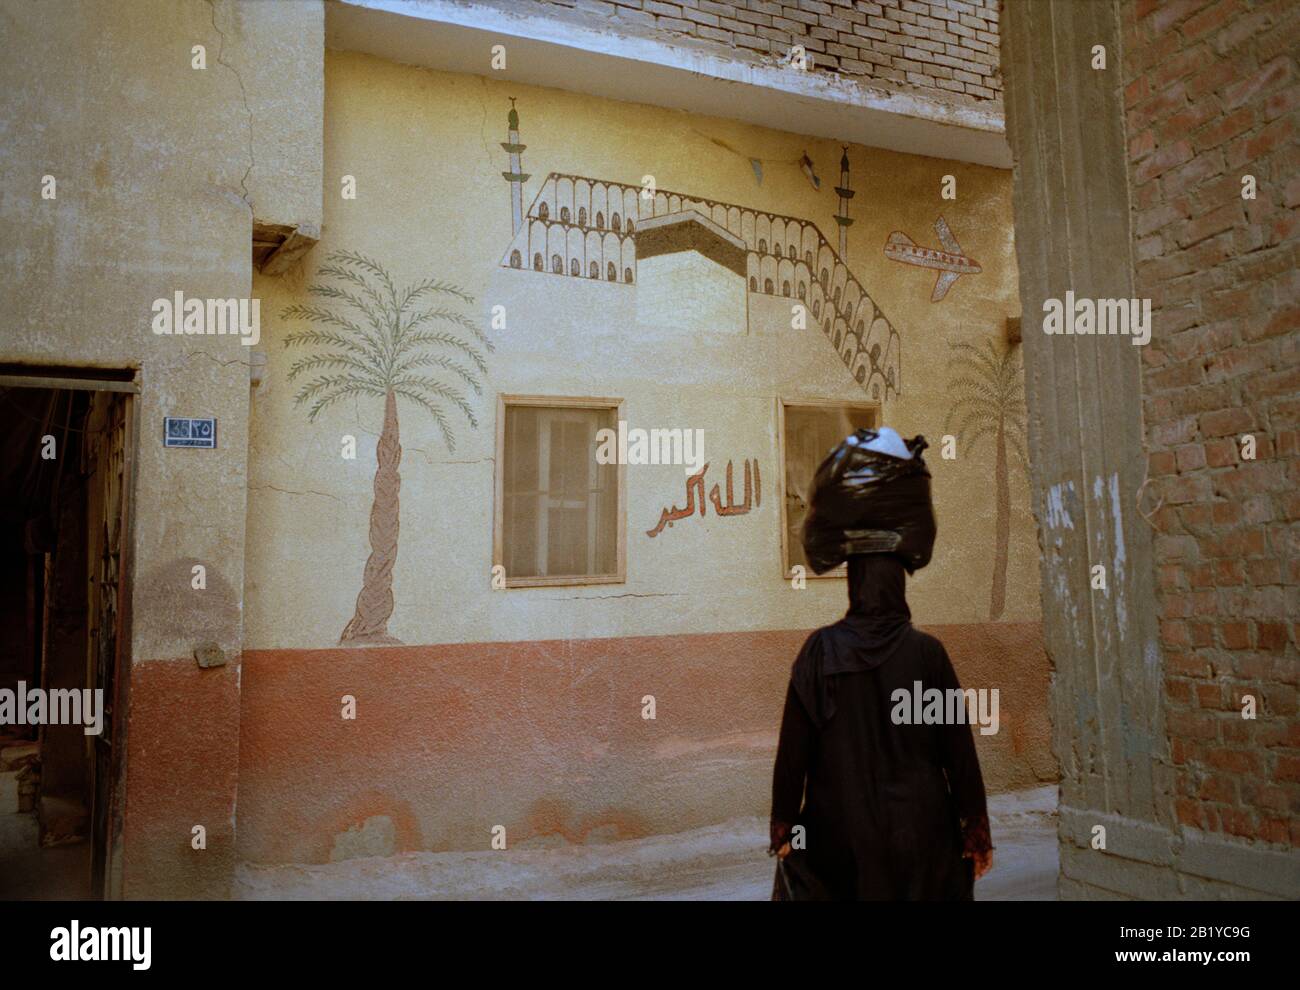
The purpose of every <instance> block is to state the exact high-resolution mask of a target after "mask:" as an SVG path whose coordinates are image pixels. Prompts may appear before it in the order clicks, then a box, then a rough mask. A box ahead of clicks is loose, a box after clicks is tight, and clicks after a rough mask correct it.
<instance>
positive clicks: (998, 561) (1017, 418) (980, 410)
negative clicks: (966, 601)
mask: <svg viewBox="0 0 1300 990" xmlns="http://www.w3.org/2000/svg"><path fill="white" fill-rule="evenodd" d="M949 349H950V356H949V360H948V394H949V395H951V396H952V397H953V404H952V406H951V407H950V408H949V410H948V414H947V417H946V418H945V419H944V431H945V432H951V433H954V434H955V435H956V436H957V438H958V449H959V451H960V452H961V453H960V456H962V457H971V456H975V455H977V454H979V453H981V452H982V451H983V450H984V444H983V441H984V440H986V439H987V440H989V442H990V445H991V447H992V451H993V487H994V499H993V504H994V521H993V555H994V556H993V586H992V589H991V590H990V592H989V619H990V620H995V619H999V618H1001V616H1002V612H1003V610H1004V609H1005V607H1006V600H1007V554H1008V549H1009V543H1010V539H1011V482H1010V464H1011V461H1012V460H1013V459H1014V461H1015V462H1016V464H1017V465H1018V466H1019V467H1020V469H1021V471H1022V472H1024V473H1025V474H1026V475H1027V474H1028V471H1029V457H1028V453H1027V449H1026V426H1025V419H1026V416H1025V404H1024V403H1025V398H1024V396H1025V387H1024V368H1023V366H1022V364H1021V360H1020V352H1019V349H1018V348H1013V347H1010V346H1008V345H1006V344H998V343H995V342H994V341H992V340H986V341H984V342H983V345H982V346H977V345H975V344H969V343H965V342H958V343H953V344H950V345H949Z"/></svg>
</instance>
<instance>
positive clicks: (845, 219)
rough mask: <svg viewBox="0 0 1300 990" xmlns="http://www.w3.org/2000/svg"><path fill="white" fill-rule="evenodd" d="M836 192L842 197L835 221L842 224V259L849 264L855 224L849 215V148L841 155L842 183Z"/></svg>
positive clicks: (850, 192) (850, 196) (851, 195)
mask: <svg viewBox="0 0 1300 990" xmlns="http://www.w3.org/2000/svg"><path fill="white" fill-rule="evenodd" d="M835 192H836V193H837V194H839V197H840V212H839V213H837V214H835V222H836V223H837V224H839V225H840V261H843V262H844V263H845V264H848V260H849V227H851V226H852V225H853V219H852V218H851V217H850V216H849V200H851V199H852V198H853V190H852V189H850V188H849V149H848V148H845V149H844V154H842V155H841V156H840V184H839V185H838V186H836V187H835Z"/></svg>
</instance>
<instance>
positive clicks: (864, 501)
mask: <svg viewBox="0 0 1300 990" xmlns="http://www.w3.org/2000/svg"><path fill="white" fill-rule="evenodd" d="M877 436H878V434H877V432H876V431H875V430H869V429H862V430H858V431H857V432H856V433H854V434H853V435H852V436H850V437H847V438H845V440H844V441H843V442H842V443H841V444H840V445H839V446H838V447H836V448H835V449H834V450H832V451H831V452H830V455H829V456H828V457H827V458H826V460H824V461H822V463H821V466H820V467H819V468H817V473H816V474H815V475H814V476H813V484H812V498H811V499H810V501H809V506H808V515H807V517H806V518H805V519H804V524H803V550H804V555H805V556H806V557H807V558H808V564H809V566H811V567H812V569H813V573H815V574H824V573H826V572H827V571H829V570H830V569H831V568H833V567H836V566H838V565H839V564H842V563H844V561H846V560H847V559H848V558H849V557H851V556H853V555H854V554H860V553H892V554H896V555H897V556H899V557H901V558H902V560H903V564H904V566H906V568H907V570H908V573H911V572H912V571H915V570H919V569H920V568H922V567H924V566H925V565H926V564H928V563H929V562H930V554H931V552H932V551H933V550H934V536H935V522H934V504H933V503H932V502H931V501H930V471H929V469H927V468H926V466H925V461H924V460H923V459H922V457H921V451H923V450H925V448H926V447H928V446H929V444H927V443H926V442H925V437H923V436H919V435H918V436H916V437H913V438H912V439H911V440H905V441H904V443H905V444H906V445H907V449H908V450H909V451H910V452H911V454H912V456H911V457H910V458H906V459H905V458H901V457H891V456H890V455H889V454H882V453H880V452H879V451H875V450H868V449H867V448H866V446H865V445H866V444H868V443H871V442H872V441H873V440H875V439H876V437H877Z"/></svg>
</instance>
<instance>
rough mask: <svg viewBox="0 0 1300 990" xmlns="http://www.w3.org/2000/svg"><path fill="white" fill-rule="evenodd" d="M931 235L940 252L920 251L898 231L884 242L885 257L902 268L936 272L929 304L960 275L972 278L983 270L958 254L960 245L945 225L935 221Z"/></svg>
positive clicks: (945, 223) (938, 297)
mask: <svg viewBox="0 0 1300 990" xmlns="http://www.w3.org/2000/svg"><path fill="white" fill-rule="evenodd" d="M934 232H935V233H936V234H938V235H939V243H940V244H942V245H943V250H942V251H937V250H935V249H934V248H927V247H921V246H920V245H919V244H917V243H916V242H915V241H913V240H912V238H910V237H908V236H907V235H906V234H904V233H903V232H902V231H901V230H896V231H894V232H893V233H892V234H890V235H889V240H887V241H885V257H886V258H889V259H890V260H891V261H898V262H901V263H902V264H904V265H918V266H920V267H921V268H938V269H939V270H940V271H939V278H938V280H937V281H935V283H934V292H933V293H932V294H931V296H930V302H938V301H939V300H940V299H942V298H943V297H944V296H946V295H947V294H948V290H949V289H950V288H952V284H953V283H954V282H956V281H957V279H959V278H961V277H962V276H963V275H975V274H978V273H979V272H981V271H983V270H984V269H982V268H980V266H979V262H977V261H976V260H975V259H974V258H968V257H966V256H965V255H964V254H962V253H961V245H960V244H958V243H957V238H955V237H953V236H952V231H951V230H949V229H948V221H946V220H945V219H944V218H943V217H939V219H938V220H936V221H935V224H934Z"/></svg>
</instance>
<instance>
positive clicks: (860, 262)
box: [246, 52, 1039, 649]
mask: <svg viewBox="0 0 1300 990" xmlns="http://www.w3.org/2000/svg"><path fill="white" fill-rule="evenodd" d="M510 97H515V98H516V99H517V106H518V110H519V114H520V118H521V132H522V133H521V140H522V142H523V143H524V144H526V145H527V150H526V151H525V152H524V163H523V164H524V171H525V172H529V173H531V175H532V178H531V179H530V180H529V182H528V183H527V186H526V189H525V196H524V205H525V209H527V207H528V205H529V204H530V203H531V201H532V199H533V197H534V196H535V195H536V193H537V191H538V189H539V188H540V186H541V184H542V182H543V181H544V180H545V177H546V175H547V173H548V172H551V171H557V172H567V173H573V174H579V175H584V176H590V177H594V178H598V179H605V180H615V181H623V182H628V183H633V184H639V183H640V182H641V180H642V177H643V176H645V175H653V176H654V179H655V182H656V184H657V186H658V187H660V188H663V189H671V190H674V191H679V192H684V193H689V194H692V195H697V196H701V197H707V198H711V199H715V200H721V201H725V202H729V203H735V204H739V205H741V206H747V207H752V208H757V209H763V210H769V211H772V212H776V213H783V214H789V215H793V216H797V217H805V218H808V219H811V220H813V221H815V222H816V223H817V225H818V226H819V227H820V229H821V231H822V233H823V234H824V235H825V236H826V238H827V240H828V241H829V242H830V243H831V244H832V245H835V244H836V243H837V232H836V227H835V223H834V221H833V220H832V215H833V214H834V213H835V212H836V209H837V206H838V203H837V199H836V196H835V194H834V192H833V187H834V186H835V185H836V184H837V183H838V180H839V175H838V162H839V159H840V153H841V149H840V146H839V145H837V144H835V143H833V142H829V141H822V140H817V139H813V138H808V137H803V136H800V135H795V134H788V133H781V132H775V131H770V130H764V129H762V128H757V127H753V126H750V125H742V124H738V123H735V122H731V121H726V120H719V119H706V118H700V117H695V116H690V115H687V114H685V113H681V112H674V111H670V110H664V109H659V108H654V107H649V106H641V105H632V104H624V103H615V102H610V101H605V100H600V99H595V98H592V97H588V96H582V95H578V94H573V93H568V92H562V91H556V90H545V89H537V88H532V87H527V86H519V85H506V84H503V83H499V82H496V81H492V80H489V79H485V78H481V77H472V76H459V75H451V74H443V73H437V72H432V71H427V70H423V69H416V68H412V67H407V66H402V65H397V64H394V63H389V62H385V61H382V60H379V59H376V58H373V57H369V56H363V55H357V54H353V53H340V52H329V53H327V57H326V71H325V160H324V223H325V226H324V234H323V238H322V241H321V243H320V244H319V245H318V246H317V247H316V248H315V250H314V251H313V252H312V253H311V254H310V255H308V256H307V258H306V259H305V260H304V262H303V263H302V267H301V269H300V270H298V271H294V272H291V273H290V274H289V275H288V276H286V277H285V278H283V279H275V280H271V279H265V278H260V277H255V279H254V287H255V291H256V292H257V294H259V295H260V296H261V297H262V300H263V324H264V326H263V346H264V347H265V348H266V350H267V352H268V355H269V363H268V366H267V374H266V380H265V381H264V383H263V384H262V385H261V386H260V388H259V389H257V390H256V391H255V393H254V397H253V402H252V410H251V419H250V455H249V461H250V468H249V475H250V477H249V503H248V504H249V509H248V574H247V589H248V594H247V604H246V622H247V631H248V632H247V638H248V645H249V646H250V647H251V648H258V649H270V648H311V647H326V646H330V645H333V644H334V643H336V642H337V641H338V637H339V633H340V632H341V631H342V629H343V626H344V625H345V624H346V622H347V621H348V619H349V618H350V617H351V614H352V608H353V603H354V601H355V598H356V594H357V592H358V590H359V588H360V583H361V574H362V568H363V566H364V563H365V559H366V555H367V553H368V545H367V527H368V521H369V520H368V517H369V511H370V504H371V484H372V480H373V476H374V466H375V459H374V458H375V445H376V442H377V434H378V431H379V428H380V426H381V422H382V403H381V401H380V400H372V399H361V400H356V401H353V400H348V401H346V402H344V403H340V404H338V405H336V406H335V407H334V408H333V409H332V410H329V411H327V412H326V413H325V414H324V415H323V416H322V417H321V419H320V420H319V421H318V422H317V423H316V424H313V425H309V424H308V422H307V418H306V411H305V409H303V408H301V407H295V406H294V404H293V393H294V391H295V389H296V385H297V383H290V382H288V381H287V380H286V375H287V372H288V368H289V365H290V362H291V360H292V358H293V357H294V356H295V354H298V353H301V352H298V351H286V350H285V348H284V347H283V338H284V337H285V335H286V334H287V333H289V332H290V331H291V330H292V329H294V328H295V327H294V326H291V325H290V324H288V323H286V322H284V321H282V320H280V318H279V315H278V314H279V313H280V311H281V310H282V309H283V307H284V306H285V305H288V304H291V303H300V302H308V301H311V300H310V297H309V296H307V295H306V292H305V286H306V285H307V284H309V283H310V281H311V278H312V274H313V272H314V270H315V268H316V267H317V266H318V265H320V264H322V263H323V261H324V259H325V256H326V254H327V253H328V252H329V251H331V250H334V249H348V250H354V251H360V252H362V253H364V254H367V255H370V256H372V257H373V258H375V259H376V260H378V261H380V262H381V263H383V264H384V265H386V266H387V267H388V268H389V269H390V271H392V272H393V274H394V276H395V277H396V278H397V281H398V282H399V284H401V283H409V282H414V281H416V280H418V279H421V278H424V277H426V276H429V275H436V276H437V277H439V278H443V279H447V280H450V281H453V282H456V283H458V284H460V285H462V286H464V287H465V288H467V289H468V290H469V291H470V292H472V293H473V294H474V295H475V296H476V298H477V300H478V303H477V314H476V315H477V316H478V317H479V319H480V320H481V322H482V323H483V325H484V326H485V327H486V326H487V324H488V321H489V319H490V310H491V307H492V306H494V305H504V306H505V307H506V312H507V321H508V325H507V327H506V329H504V330H498V331H493V332H492V333H491V336H492V338H493V340H494V343H495V345H496V350H495V352H494V353H493V354H491V355H489V372H488V375H487V387H486V388H485V390H484V394H483V395H482V396H480V397H477V398H475V399H474V400H473V403H474V406H475V408H476V410H477V415H478V419H479V426H478V428H477V430H475V429H471V428H469V426H468V425H467V424H466V423H465V421H464V419H463V418H462V417H460V415H459V413H456V412H455V411H454V410H453V411H452V413H451V415H452V417H453V421H454V422H455V430H456V434H457V438H458V443H457V447H456V450H455V452H454V453H450V452H448V451H447V450H446V449H445V448H444V446H443V444H442V441H441V439H440V436H439V434H438V431H437V429H436V427H435V426H434V424H433V422H432V420H431V419H430V418H429V417H428V416H427V415H425V414H424V413H422V412H420V411H419V410H417V409H415V408H413V407H411V406H409V405H405V404H404V405H402V406H401V407H400V417H401V439H402V445H403V448H404V453H403V459H402V465H401V473H402V492H401V510H402V515H401V543H400V550H399V554H398V560H397V566H396V571H395V576H394V593H395V597H396V608H395V611H394V614H393V617H392V619H391V621H390V623H389V632H390V633H391V634H392V635H394V636H395V637H397V638H398V639H400V640H402V641H403V642H406V643H437V642H453V641H481V640H529V639H549V638H572V637H609V636H630V635H654V634H661V633H681V632H702V631H742V630H756V629H779V628H792V629H798V628H810V627H812V626H815V625H818V624H821V623H824V622H827V621H830V620H832V619H834V618H835V617H836V616H837V615H838V614H840V613H841V612H842V611H843V607H844V595H845V590H844V584H843V581H841V580H815V581H809V582H808V587H807V588H806V589H805V590H799V591H796V590H793V589H792V588H791V587H790V584H789V582H788V581H786V580H784V579H783V578H782V574H781V566H780V528H781V526H780V511H779V508H780V507H779V500H778V498H777V488H776V482H777V479H778V477H779V475H780V473H781V470H780V466H779V464H778V461H777V421H776V399H777V397H778V396H782V397H785V398H790V399H797V398H801V397H806V398H818V399H827V398H831V399H834V398H842V399H846V400H855V401H861V400H864V399H866V398H867V396H866V395H865V394H864V393H863V391H862V390H861V388H860V387H858V386H857V385H856V384H855V383H854V382H853V380H852V379H851V377H850V375H849V373H848V371H847V370H846V369H845V368H844V366H843V364H842V363H841V362H840V359H839V358H838V356H837V355H836V354H835V352H834V348H833V347H832V346H831V344H830V343H829V342H828V341H827V340H826V338H825V337H823V336H822V334H821V332H820V331H819V330H817V329H816V328H815V327H813V328H811V329H809V330H806V331H794V330H783V331H781V332H761V333H756V332H751V333H749V334H747V335H737V334H734V333H720V334H714V333H710V332H709V328H708V327H707V326H698V327H693V328H685V327H679V326H663V327H657V328H656V327H650V328H647V327H645V326H638V325H637V324H636V322H635V321H636V312H635V305H634V298H635V297H634V296H633V295H632V293H633V292H634V291H635V290H634V289H629V288H625V287H623V286H615V285H610V284H606V283H590V284H586V283H584V282H582V281H580V280H577V279H572V278H568V277H564V278H560V277H556V276H552V275H549V274H538V273H534V272H531V271H527V270H524V271H513V270H509V269H502V268H501V267H500V263H501V260H502V258H503V256H504V254H505V252H506V249H507V247H508V245H509V243H510V241H511V234H512V232H511V212H510V196H509V186H508V185H507V183H506V182H505V180H504V179H503V178H502V177H501V174H500V173H501V172H502V171H503V170H506V169H507V168H508V161H507V156H506V153H505V152H504V151H503V150H502V149H501V148H500V142H502V141H505V140H506V139H507V135H506V114H507V112H508V110H509V106H510V103H509V98H510ZM805 152H806V153H807V154H808V155H809V156H810V157H811V159H812V160H813V162H814V165H815V168H816V170H817V172H818V174H819V175H820V178H821V189H820V191H817V190H814V189H813V188H812V186H811V185H810V183H809V181H808V180H807V179H806V178H805V176H804V175H803V174H802V172H801V171H800V169H799V168H798V167H797V165H796V162H797V161H798V160H799V159H800V157H801V155H803V154H804V153H805ZM750 158H758V159H761V160H762V162H763V180H762V183H761V184H759V183H758V182H757V181H756V178H755V175H754V172H753V169H752V167H751V164H750V161H749V159H750ZM849 159H850V162H851V169H852V185H853V187H854V188H856V190H857V196H856V198H855V199H854V200H853V202H852V207H851V212H852V215H853V216H854V217H855V218H856V224H855V225H854V226H853V228H852V230H851V234H850V241H849V253H848V261H849V266H850V268H851V269H852V271H853V272H854V273H855V275H856V276H857V277H858V279H859V280H860V281H861V283H862V284H863V285H864V287H865V288H866V290H867V291H868V293H870V294H871V295H872V296H873V297H874V298H875V300H876V301H877V303H878V304H879V305H880V307H881V308H882V309H883V311H884V312H885V314H886V315H887V316H888V318H889V319H890V320H891V322H892V323H893V324H894V326H895V327H896V328H897V329H898V331H899V333H900V334H901V336H902V381H903V388H902V396H901V398H898V399H892V398H891V399H890V400H889V401H887V402H886V404H885V408H884V421H885V422H886V423H887V424H889V425H892V426H894V427H896V428H897V429H899V430H900V431H901V432H903V433H904V434H905V435H911V434H914V433H917V432H920V433H924V434H925V435H926V436H927V438H929V439H930V440H931V443H932V445H933V447H932V450H931V451H929V452H928V453H929V456H928V460H929V463H930V465H931V470H932V473H933V474H934V487H935V493H936V509H937V513H938V519H939V540H938V544H937V548H936V553H935V557H934V562H933V563H932V564H931V565H930V567H929V568H928V569H927V570H924V571H922V572H920V573H919V574H918V575H917V577H916V579H915V581H914V584H913V588H912V592H911V595H912V603H913V611H914V616H915V619H916V621H917V622H918V623H919V624H921V625H934V624H941V623H972V622H981V621H985V620H987V618H988V608H989V605H988V601H989V585H990V581H991V574H992V568H993V550H992V539H993V536H992V534H993V478H992V466H991V465H992V456H991V448H989V447H987V446H986V447H985V448H984V451H983V452H982V454H981V455H979V456H967V455H966V454H965V453H964V452H962V451H961V447H960V440H959V457H958V459H957V460H956V461H944V460H941V459H940V458H939V451H938V441H939V437H940V435H941V434H942V433H943V429H942V425H943V418H944V415H945V413H946V411H947V408H948V404H949V400H948V395H947V392H948V390H947V387H946V382H947V371H946V367H945V365H946V361H947V356H948V351H947V344H948V342H949V341H955V340H964V341H971V342H979V341H982V340H984V339H985V338H987V337H991V336H998V335H1000V334H1001V333H1002V328H1003V324H1004V321H1005V318H1006V317H1007V316H1008V315H1013V314H1015V313H1016V312H1017V310H1018V303H1017V302H1016V269H1015V257H1014V253H1013V243H1012V233H1011V202H1010V195H1011V177H1010V174H1009V173H1007V172H1003V171H999V170H996V169H990V168H984V167H979V166H970V165H965V164H961V163H957V162H951V161H941V160H936V159H928V158H920V157H915V156H908V155H902V154H897V153H892V152H886V151H880V150H876V149H869V148H864V147H857V146H854V147H850V148H849ZM947 174H951V175H953V176H955V177H956V180H957V194H958V198H957V199H956V201H955V202H951V201H943V200H941V199H940V186H941V180H942V177H943V176H944V175H947ZM344 175H353V176H355V178H356V183H357V198H356V199H355V200H344V199H343V198H342V197H341V195H340V189H341V185H340V184H341V179H342V177H343V176H344ZM941 213H942V214H943V215H944V216H945V217H946V218H947V220H948V222H949V224H950V226H951V228H952V230H953V233H954V234H955V236H956V237H957V238H958V240H959V241H960V242H961V246H962V248H963V250H964V252H965V253H966V254H967V255H969V256H971V257H973V258H975V259H976V260H977V261H978V262H979V263H980V264H981V265H982V266H983V272H982V273H981V274H978V275H967V276H964V277H963V278H962V279H961V280H960V281H959V282H958V283H957V284H956V285H955V286H954V287H953V288H952V289H951V290H950V291H949V293H948V297H947V298H946V299H945V300H944V301H942V302H939V303H931V302H930V294H931V290H932V287H933V284H934V279H935V274H934V272H932V271H930V270H926V269H921V268H917V267H912V266H905V265H902V264H899V263H896V262H894V261H891V260H888V259H886V258H885V257H884V255H883V253H882V247H883V245H884V243H885V240H886V238H887V236H888V235H889V233H890V232H891V231H893V230H902V231H905V232H906V233H907V234H909V235H910V236H911V237H912V238H913V239H914V240H915V241H916V242H917V243H918V244H921V245H924V246H935V247H937V246H938V238H937V235H936V234H935V232H934V229H933V225H934V223H935V220H936V218H937V217H938V216H939V215H940V214H941ZM810 322H812V321H810ZM498 393H548V394H557V395H599V396H618V397H621V398H623V399H624V400H625V403H626V405H625V414H626V417H627V419H628V420H629V423H630V425H631V426H633V427H636V426H642V427H646V428H649V427H655V426H657V427H682V428H701V429H703V430H704V431H705V451H706V456H707V458H708V460H710V462H711V463H712V464H713V465H715V466H714V467H711V468H710V473H709V477H708V482H709V484H712V482H714V481H716V480H718V479H719V478H720V477H721V474H720V470H721V468H722V467H723V466H724V465H725V462H726V460H727V459H728V458H730V459H732V460H733V461H734V463H735V465H736V469H737V472H739V470H740V465H741V461H742V460H743V459H744V458H753V457H757V458H758V459H759V461H760V463H761V466H762V471H763V483H764V486H765V490H764V498H763V503H762V506H761V508H759V509H757V510H756V511H754V512H752V513H751V514H749V515H748V516H742V517H737V518H728V519H719V518H717V517H716V516H715V515H714V514H713V513H712V512H710V514H709V515H708V517H707V518H706V519H699V518H695V519H691V520H685V521H682V522H680V523H678V524H677V525H676V526H675V527H674V529H672V530H669V531H666V532H664V533H662V534H660V535H659V536H658V537H656V538H654V539H650V538H648V537H646V535H645V531H646V530H648V529H650V528H652V527H653V526H654V524H655V523H656V521H657V520H658V518H659V514H660V512H661V511H662V509H663V508H664V507H665V506H667V505H671V504H678V505H681V504H682V500H683V498H684V484H683V482H684V471H683V469H682V468H680V467H674V466H631V467H629V470H628V515H627V529H628V551H627V559H628V574H627V582H626V584H625V585H602V586H594V587H561V588H530V589H511V590H508V591H493V590H491V587H490V567H491V564H492V559H491V556H492V551H491V547H492V499H493V470H494V457H495V450H494V445H495V432H496V431H495V416H496V396H497V394H498ZM344 435H353V436H355V437H356V438H357V441H358V454H357V457H356V459H355V460H351V461H349V460H344V459H343V458H342V457H341V445H342V439H341V438H342V437H343V436H344ZM737 477H739V473H738V474H737ZM1011 486H1012V487H1011V492H1012V503H1013V505H1012V509H1013V511H1012V529H1011V547H1010V564H1009V570H1008V591H1007V609H1006V612H1005V614H1004V616H1003V619H1004V620H1006V621H1033V620H1037V619H1038V617H1039V607H1038V590H1037V589H1038V577H1037V571H1036V567H1037V556H1038V555H1037V543H1036V536H1035V531H1034V528H1033V521H1032V518H1031V516H1030V514H1029V511H1028V502H1027V500H1028V490H1027V487H1026V484H1025V482H1024V480H1023V477H1022V476H1021V475H1020V474H1019V473H1018V472H1016V471H1015V470H1014V469H1013V472H1012V476H1011Z"/></svg>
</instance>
